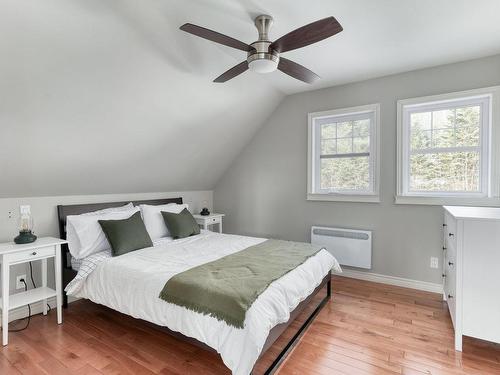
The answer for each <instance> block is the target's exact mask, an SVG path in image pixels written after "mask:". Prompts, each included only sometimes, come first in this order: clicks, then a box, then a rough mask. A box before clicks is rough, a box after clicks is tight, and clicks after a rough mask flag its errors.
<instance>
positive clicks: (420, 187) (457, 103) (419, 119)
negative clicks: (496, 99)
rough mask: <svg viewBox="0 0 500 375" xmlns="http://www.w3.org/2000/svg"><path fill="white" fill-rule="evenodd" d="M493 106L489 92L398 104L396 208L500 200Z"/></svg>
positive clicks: (423, 99) (449, 95) (457, 94)
mask: <svg viewBox="0 0 500 375" xmlns="http://www.w3.org/2000/svg"><path fill="white" fill-rule="evenodd" d="M492 105H493V91H492V90H487V89H483V90H475V91H473V92H472V91H471V92H463V93H454V94H447V95H440V96H434V97H431V98H418V99H409V100H403V101H399V102H398V144H399V145H398V149H399V157H398V174H399V177H398V179H399V183H398V197H397V199H396V201H397V203H424V204H426V203H431V204H455V203H456V204H462V203H464V202H465V203H467V200H470V202H471V203H475V202H477V203H479V202H480V201H481V200H483V201H484V200H485V199H488V198H492V197H494V196H496V195H497V192H498V189H497V186H494V185H493V184H492V183H491V181H492V177H494V176H493V175H492V173H491V170H492V163H494V160H493V159H492V152H491V140H492V129H491V124H492V111H491V109H492ZM429 198H430V199H429Z"/></svg>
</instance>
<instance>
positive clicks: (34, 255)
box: [8, 246, 55, 263]
mask: <svg viewBox="0 0 500 375" xmlns="http://www.w3.org/2000/svg"><path fill="white" fill-rule="evenodd" d="M54 255H55V248H54V247H53V246H50V247H41V248H39V249H31V250H24V251H19V252H16V253H13V254H9V255H8V257H9V263H16V262H30V261H31V260H36V259H40V258H47V257H50V256H54Z"/></svg>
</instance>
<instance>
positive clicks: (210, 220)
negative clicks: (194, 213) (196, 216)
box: [206, 216, 221, 224]
mask: <svg viewBox="0 0 500 375" xmlns="http://www.w3.org/2000/svg"><path fill="white" fill-rule="evenodd" d="M220 221H221V218H220V216H219V217H210V218H208V219H206V222H207V224H217V223H220Z"/></svg>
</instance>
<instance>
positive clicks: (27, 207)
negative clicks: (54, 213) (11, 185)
mask: <svg viewBox="0 0 500 375" xmlns="http://www.w3.org/2000/svg"><path fill="white" fill-rule="evenodd" d="M19 212H20V213H21V215H22V214H30V213H31V206H30V205H29V204H26V205H21V206H19Z"/></svg>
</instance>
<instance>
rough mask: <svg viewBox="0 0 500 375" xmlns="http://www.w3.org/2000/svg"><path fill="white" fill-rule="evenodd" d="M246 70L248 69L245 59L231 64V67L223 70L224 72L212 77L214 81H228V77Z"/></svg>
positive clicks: (230, 77)
mask: <svg viewBox="0 0 500 375" xmlns="http://www.w3.org/2000/svg"><path fill="white" fill-rule="evenodd" d="M247 70H248V62H247V61H246V60H245V61H243V62H241V63H239V64H238V65H236V66H233V67H232V68H231V69H229V70H227V71H225V72H224V73H222V74H221V75H220V76H218V77H217V78H216V79H214V82H218V83H222V82H226V81H229V80H230V79H232V78H234V77H236V76H237V75H240V74H241V73H243V72H245V71H247Z"/></svg>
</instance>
